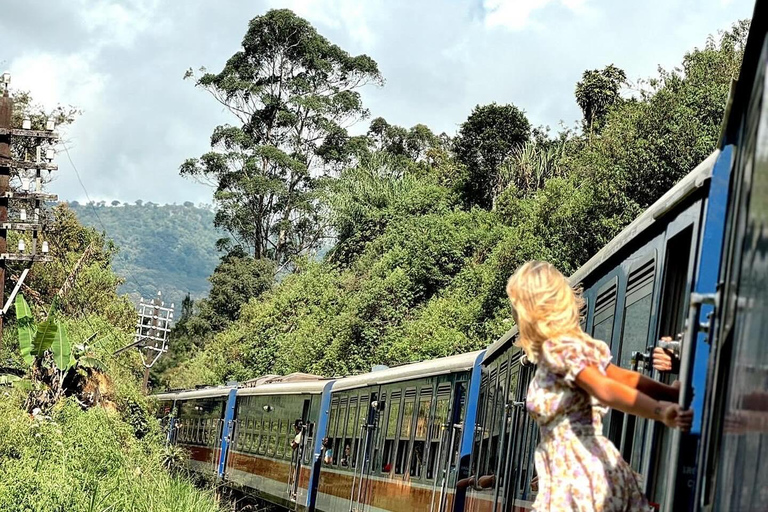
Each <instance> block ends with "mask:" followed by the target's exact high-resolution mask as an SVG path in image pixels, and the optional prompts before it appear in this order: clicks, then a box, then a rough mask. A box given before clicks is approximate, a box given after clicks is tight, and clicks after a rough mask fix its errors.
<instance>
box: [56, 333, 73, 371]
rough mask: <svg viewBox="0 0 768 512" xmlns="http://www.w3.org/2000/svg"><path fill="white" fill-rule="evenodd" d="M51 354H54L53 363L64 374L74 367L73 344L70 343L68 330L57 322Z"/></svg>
mask: <svg viewBox="0 0 768 512" xmlns="http://www.w3.org/2000/svg"><path fill="white" fill-rule="evenodd" d="M51 352H53V361H54V362H55V363H56V366H57V367H58V368H59V370H61V371H62V372H64V371H67V370H68V369H69V368H70V366H72V344H71V343H70V342H69V336H68V335H67V328H66V327H65V326H64V324H62V323H61V322H59V321H58V320H56V331H55V334H54V337H53V342H52V343H51Z"/></svg>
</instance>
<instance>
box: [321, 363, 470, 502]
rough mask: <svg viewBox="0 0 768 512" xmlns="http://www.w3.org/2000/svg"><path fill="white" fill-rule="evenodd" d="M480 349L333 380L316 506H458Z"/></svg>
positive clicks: (466, 463)
mask: <svg viewBox="0 0 768 512" xmlns="http://www.w3.org/2000/svg"><path fill="white" fill-rule="evenodd" d="M482 354H483V352H482V351H481V352H473V353H470V354H462V355H457V356H452V357H445V358H441V359H435V360H432V361H425V362H420V363H414V364H408V365H404V366H399V367H395V368H384V369H381V370H379V371H373V372H370V373H366V374H363V375H357V376H353V377H346V378H341V379H338V380H336V381H335V382H334V384H333V387H332V390H331V397H330V404H329V405H330V408H329V411H330V417H329V419H328V427H327V429H326V432H325V437H327V438H328V440H329V442H328V444H327V446H326V448H325V450H324V451H323V452H322V459H323V464H322V470H321V472H320V479H319V482H318V494H317V510H319V511H323V512H332V511H333V512H336V511H338V512H348V511H349V510H353V509H354V510H367V511H370V512H376V511H385V510H391V511H402V510H424V511H430V512H436V511H448V510H454V508H455V509H456V510H462V507H463V505H462V501H463V494H462V493H461V492H459V493H457V492H456V488H455V486H456V481H457V479H458V478H459V476H460V472H461V471H462V468H463V467H466V466H468V464H469V457H470V452H471V442H472V432H473V430H474V422H475V418H476V405H477V403H478V401H477V394H478V392H479V372H480V359H481V357H482Z"/></svg>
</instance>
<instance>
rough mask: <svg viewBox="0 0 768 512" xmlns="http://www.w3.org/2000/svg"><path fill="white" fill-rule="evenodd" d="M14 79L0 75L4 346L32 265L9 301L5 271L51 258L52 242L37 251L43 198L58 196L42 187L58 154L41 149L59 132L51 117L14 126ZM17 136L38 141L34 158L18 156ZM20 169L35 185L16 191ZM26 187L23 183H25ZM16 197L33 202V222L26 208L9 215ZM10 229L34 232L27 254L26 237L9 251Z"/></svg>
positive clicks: (0, 330)
mask: <svg viewBox="0 0 768 512" xmlns="http://www.w3.org/2000/svg"><path fill="white" fill-rule="evenodd" d="M10 82H11V75H10V73H7V72H6V73H3V75H2V76H0V89H2V97H0V304H5V307H3V309H2V311H3V314H0V347H2V343H3V341H2V339H3V320H4V317H3V315H4V314H5V312H6V311H8V307H9V306H10V303H11V301H12V300H13V298H14V297H13V295H15V292H17V291H18V290H19V288H20V287H21V284H22V281H23V279H24V277H26V275H27V274H28V268H27V269H25V271H24V272H22V274H21V276H22V277H20V279H19V283H18V284H17V286H16V288H15V289H14V294H12V296H11V297H9V299H8V301H7V302H6V300H5V272H6V270H7V263H8V262H9V261H24V262H28V263H29V265H30V266H31V265H32V263H34V262H36V261H50V260H51V258H50V257H48V255H47V253H48V242H43V246H42V254H38V253H37V239H38V236H39V233H40V232H41V231H42V229H43V224H42V222H41V220H42V219H41V217H40V212H41V206H42V202H43V201H47V200H53V201H55V200H56V199H57V197H56V196H55V195H51V194H44V193H43V191H42V176H41V171H43V170H48V171H54V170H56V169H58V167H57V166H56V165H54V164H52V163H51V161H52V160H53V156H54V151H53V148H52V147H50V146H49V148H48V149H47V150H46V153H45V160H46V162H44V161H43V156H42V152H41V146H40V145H41V144H42V141H47V142H49V143H53V142H55V141H56V140H57V139H58V135H57V134H56V133H54V131H53V129H54V128H55V125H54V121H53V120H52V119H48V120H47V122H46V126H45V130H33V129H32V122H31V120H30V119H29V118H28V117H27V118H25V119H24V121H23V122H22V126H21V129H17V128H16V129H15V128H13V126H12V124H11V120H12V117H13V101H12V100H11V97H10V95H9V94H8V86H9V84H10ZM14 137H26V138H32V139H34V141H35V146H36V147H35V149H36V158H35V160H34V161H30V160H29V155H23V158H19V159H14V155H13V152H12V151H11V142H12V138H14ZM12 170H16V171H17V172H24V171H30V170H34V171H35V189H34V191H33V190H32V187H31V186H30V187H28V188H29V190H28V191H25V190H20V191H18V192H14V191H13V190H11V171H12ZM22 188H23V187H22ZM11 199H13V200H14V201H22V202H23V201H28V202H29V201H31V202H32V203H33V212H34V213H33V218H32V219H31V220H32V222H28V221H27V211H26V208H21V209H20V210H19V211H18V218H14V219H9V216H8V205H9V202H10V200H11ZM8 231H22V232H27V231H31V232H32V247H31V251H30V252H29V253H27V254H25V251H26V243H25V241H24V238H20V239H19V246H18V252H17V253H9V252H8Z"/></svg>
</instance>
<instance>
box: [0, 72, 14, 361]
mask: <svg viewBox="0 0 768 512" xmlns="http://www.w3.org/2000/svg"><path fill="white" fill-rule="evenodd" d="M12 111H13V102H12V101H11V97H10V96H9V95H8V87H7V86H6V87H5V90H4V91H3V96H2V98H0V128H6V129H7V132H6V133H5V134H4V135H3V134H0V224H2V223H4V222H8V197H7V196H6V193H7V192H8V190H9V187H10V182H11V167H10V166H11V131H10V129H11V113H12ZM7 237H8V231H7V230H6V229H2V228H0V254H4V253H7V252H8V240H7ZM2 302H5V259H2V260H0V303H2ZM3 320H4V318H3V315H0V349H2V348H3Z"/></svg>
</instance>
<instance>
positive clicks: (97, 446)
mask: <svg viewBox="0 0 768 512" xmlns="http://www.w3.org/2000/svg"><path fill="white" fill-rule="evenodd" d="M22 401H23V397H20V396H19V393H17V392H15V391H12V390H9V391H7V392H5V396H4V399H3V400H2V401H0V429H1V430H2V431H3V436H1V437H0V509H2V510H25V511H30V512H31V511H41V512H42V511H49V510H66V511H68V512H92V511H106V510H132V511H137V512H140V511H146V512H163V511H168V512H171V511H177V510H185V511H190V512H214V511H219V510H220V509H219V508H218V507H217V505H216V503H215V500H214V496H213V493H212V491H199V490H197V489H195V488H194V487H193V485H192V484H191V483H189V482H188V481H185V480H184V479H183V478H181V477H178V476H171V475H170V474H169V473H168V472H167V470H166V469H165V467H164V466H163V462H164V454H165V450H164V448H163V442H162V435H161V433H160V431H159V428H158V424H157V422H155V421H153V423H152V425H151V426H150V428H149V430H148V432H147V434H146V435H145V436H144V437H143V438H141V439H138V438H137V437H136V436H135V434H134V429H133V427H132V426H131V425H129V424H128V423H126V422H125V421H124V420H123V419H122V418H121V415H120V414H119V413H118V412H115V411H110V410H108V409H104V408H93V409H89V410H87V411H82V410H81V408H80V406H79V405H78V404H77V403H76V402H74V401H73V400H66V401H64V402H61V403H60V404H59V405H57V407H56V408H55V409H54V410H53V411H52V412H51V414H50V416H47V417H43V416H42V415H38V416H36V417H34V418H33V417H30V415H28V414H26V413H24V412H22V410H21V402H22ZM62 475H66V478H63V477H62Z"/></svg>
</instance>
